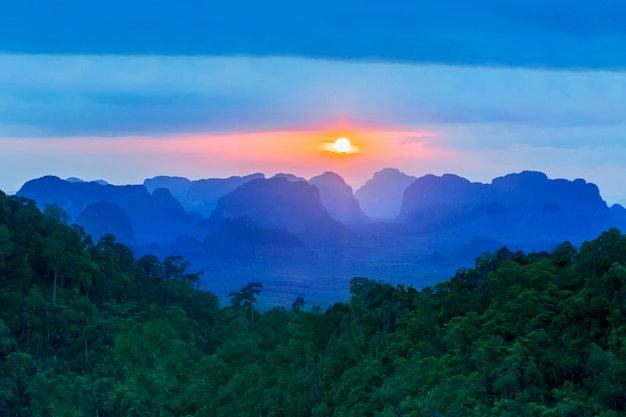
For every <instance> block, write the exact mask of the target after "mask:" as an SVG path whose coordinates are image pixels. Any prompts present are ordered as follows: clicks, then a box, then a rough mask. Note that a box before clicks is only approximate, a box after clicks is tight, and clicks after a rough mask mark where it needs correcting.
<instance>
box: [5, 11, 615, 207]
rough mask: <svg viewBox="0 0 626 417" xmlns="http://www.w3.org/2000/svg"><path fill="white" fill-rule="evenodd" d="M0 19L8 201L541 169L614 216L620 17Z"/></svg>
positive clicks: (213, 14)
mask: <svg viewBox="0 0 626 417" xmlns="http://www.w3.org/2000/svg"><path fill="white" fill-rule="evenodd" d="M0 1H1V0H0ZM2 3H3V4H2V8H3V13H2V14H1V15H0V189H2V190H4V191H7V192H12V191H16V190H17V189H19V187H20V186H21V185H22V184H23V183H24V182H26V181H28V180H29V179H32V178H37V177H40V176H43V175H48V174H51V175H57V176H59V177H62V178H66V177H70V176H75V177H80V178H83V179H85V180H93V179H105V180H107V181H109V182H111V183H114V184H127V183H141V182H142V181H143V180H144V179H145V178H150V177H154V176H157V175H176V176H186V177H188V178H190V179H200V178H211V177H227V176H231V175H245V174H249V173H253V172H264V173H265V174H266V175H268V176H270V175H273V174H275V173H278V172H288V173H293V174H295V175H299V176H303V177H306V178H310V177H312V176H314V175H318V174H320V173H322V172H324V171H327V170H331V171H334V172H337V173H338V174H340V175H342V176H343V177H344V178H345V179H346V180H347V181H348V183H349V184H350V185H352V186H353V187H354V188H355V189H356V188H358V187H359V186H360V185H362V184H363V183H364V182H365V181H366V180H367V179H369V178H370V177H371V176H372V174H373V173H374V172H376V171H378V170H380V169H383V168H386V167H395V168H398V169H400V170H402V171H404V172H406V173H408V174H411V175H415V176H421V175H426V174H431V173H432V174H437V175H442V174H444V173H454V174H458V175H461V176H463V177H466V178H468V179H470V180H471V181H480V182H490V181H491V179H493V178H495V177H498V176H502V175H506V174H508V173H511V172H520V171H522V170H537V171H542V172H545V173H546V174H548V176H549V177H551V178H567V179H571V180H573V179H576V178H584V179H586V180H587V181H589V182H593V183H595V184H597V185H598V186H599V188H600V191H601V194H602V196H603V197H604V199H605V200H606V201H607V202H608V203H609V204H612V203H622V204H626V187H625V186H624V181H623V178H626V162H625V161H626V111H625V110H624V109H626V48H625V47H624V45H626V25H624V24H623V22H624V21H626V5H623V3H622V2H620V1H613V0H606V1H603V2H601V3H598V2H591V1H580V0H578V1H577V0H569V1H559V0H556V1H551V2H543V1H542V2H540V1H537V0H526V1H521V0H512V1H508V2H496V1H487V0H476V1H473V2H466V1H438V2H434V1H422V2H405V1H397V2H380V1H371V0H361V1H358V2H357V1H334V2H331V1H329V0H321V1H318V2H315V3H310V4H308V5H307V4H302V3H298V2H287V1H265V2H252V1H247V0H239V1H229V2H221V3H224V4H211V3H210V2H206V1H197V0H190V1H187V2H184V3H183V2H173V1H169V0H167V1H165V0H160V1H156V0H153V1H150V2H148V1H143V0H140V1H134V2H132V3H131V2H122V1H120V0H111V1H107V2H100V1H92V2H84V1H67V0H65V1H63V0H60V1H57V2H49V1H43V0H24V1H20V2H7V1H3V2H2ZM413 3H419V4H413ZM502 3H506V4H502ZM546 3H549V4H546ZM338 137H347V138H349V139H350V140H351V141H352V143H353V146H354V148H353V149H354V152H351V153H348V154H335V153H332V152H329V150H328V149H329V144H331V143H332V142H333V141H334V140H335V139H336V138H338Z"/></svg>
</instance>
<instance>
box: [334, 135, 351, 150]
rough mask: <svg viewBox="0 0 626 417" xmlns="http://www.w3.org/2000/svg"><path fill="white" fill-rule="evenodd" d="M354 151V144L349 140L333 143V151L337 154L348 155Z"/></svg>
mask: <svg viewBox="0 0 626 417" xmlns="http://www.w3.org/2000/svg"><path fill="white" fill-rule="evenodd" d="M351 149H352V143H350V140H349V139H347V138H339V139H337V140H336V141H335V143H333V146H332V150H333V152H337V153H348V152H350V150H351Z"/></svg>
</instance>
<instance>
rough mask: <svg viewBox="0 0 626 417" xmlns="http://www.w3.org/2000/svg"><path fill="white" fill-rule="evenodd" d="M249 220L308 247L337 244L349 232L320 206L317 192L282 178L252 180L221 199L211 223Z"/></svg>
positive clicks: (312, 187) (309, 187) (309, 186)
mask: <svg viewBox="0 0 626 417" xmlns="http://www.w3.org/2000/svg"><path fill="white" fill-rule="evenodd" d="M237 217H249V218H251V219H253V220H254V221H255V222H256V223H257V224H258V225H259V226H260V227H263V228H267V229H282V230H287V231H289V232H291V233H293V234H295V235H296V236H298V237H299V238H301V239H302V240H303V241H304V242H305V243H308V244H322V245H327V244H337V243H340V242H341V241H342V240H343V239H345V238H346V237H347V236H349V235H350V230H349V229H348V228H347V227H346V226H345V225H344V224H343V223H341V222H339V221H336V220H334V219H333V218H332V217H331V216H330V214H328V212H327V211H326V209H325V208H324V206H322V203H321V200H320V193H319V191H318V189H317V188H316V187H315V186H313V185H311V184H308V183H306V182H303V181H296V182H291V181H289V180H288V179H286V178H284V177H277V178H270V179H261V178H259V179H255V180H252V181H249V182H247V183H245V184H243V185H241V186H240V187H238V188H237V189H236V190H234V191H233V192H231V193H229V194H227V195H225V196H223V197H221V198H220V199H219V200H218V203H217V207H216V209H215V210H214V211H213V213H212V214H211V220H212V221H213V222H218V223H219V222H221V221H222V220H224V219H229V218H237Z"/></svg>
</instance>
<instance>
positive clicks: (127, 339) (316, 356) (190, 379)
mask: <svg viewBox="0 0 626 417" xmlns="http://www.w3.org/2000/svg"><path fill="white" fill-rule="evenodd" d="M63 221H64V216H63V213H62V212H60V211H59V210H57V209H55V208H54V207H51V208H48V209H46V210H45V211H44V212H43V213H42V212H41V211H40V210H39V209H38V208H37V207H36V204H35V203H34V202H33V201H31V200H27V199H24V198H21V197H16V196H9V197H7V196H6V195H4V194H3V193H1V192H0V283H1V285H0V306H1V309H0V415H4V416H38V417H45V416H88V415H91V416H94V415H95V416H97V417H107V416H111V417H113V416H115V417H117V416H128V417H131V416H132V417H140V416H176V417H178V416H224V417H226V416H228V417H232V416H314V417H323V416H342V417H343V416H354V417H364V416H489V415H493V416H596V415H600V416H605V417H606V416H618V415H623V413H624V412H625V411H626V410H625V409H626V396H625V394H624V393H625V392H626V390H625V387H624V384H625V381H626V379H625V378H624V376H625V375H626V319H625V312H626V267H625V262H626V236H624V235H622V234H621V232H620V231H619V230H617V229H611V230H608V231H607V232H605V233H603V234H601V235H600V236H599V237H597V238H596V239H594V240H592V241H589V242H585V243H584V244H583V245H582V247H581V248H580V249H579V250H577V249H576V248H574V247H573V246H572V245H571V244H569V243H567V242H566V243H563V244H561V245H560V246H559V247H558V248H556V249H555V250H554V251H553V252H551V253H547V252H542V253H531V254H528V255H526V254H524V253H521V252H515V253H513V252H510V251H509V250H507V249H506V248H502V249H500V250H499V251H497V252H495V253H486V254H484V255H483V256H481V257H480V258H478V259H477V260H476V264H475V266H474V267H473V268H470V269H461V270H459V271H458V272H457V273H456V275H455V276H454V277H452V278H451V279H450V280H449V281H446V282H442V283H440V284H438V285H436V286H435V287H432V288H425V289H423V290H421V291H418V290H417V289H415V288H413V287H410V286H409V287H405V286H402V285H399V286H396V287H394V286H392V285H390V284H385V283H381V282H377V281H373V280H370V279H367V278H355V279H353V280H352V281H351V283H350V293H351V298H350V300H349V301H346V302H343V303H336V304H334V305H333V306H331V307H330V308H328V309H327V310H326V311H322V310H321V309H320V308H319V307H314V308H310V309H306V308H305V300H304V299H302V298H298V299H296V300H294V303H293V305H292V306H289V308H284V307H276V308H273V309H270V310H267V311H264V312H259V311H257V309H256V308H255V303H256V296H258V295H259V294H260V293H261V291H262V285H261V283H250V284H249V285H247V286H245V287H244V288H242V289H241V291H238V292H233V293H232V294H231V301H232V305H230V306H228V307H224V308H220V307H219V303H218V299H217V297H216V296H215V295H213V294H211V293H209V292H206V291H202V290H201V289H200V288H199V283H200V277H199V275H198V274H197V273H191V272H189V271H188V269H189V264H188V262H187V261H185V260H184V259H182V258H179V257H169V258H166V259H165V260H163V261H161V260H160V259H158V258H156V257H155V256H150V255H148V256H143V257H141V258H139V259H135V258H134V257H133V255H132V253H131V251H130V250H129V249H128V248H127V247H125V246H124V245H121V244H120V243H118V242H116V241H115V238H114V237H113V236H110V235H107V236H104V237H103V238H102V239H100V240H99V241H98V242H93V241H92V240H91V238H90V237H89V236H87V235H86V234H85V233H84V231H83V230H82V229H81V228H79V227H76V226H73V227H69V226H67V225H65V224H64V223H63Z"/></svg>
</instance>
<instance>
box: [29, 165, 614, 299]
mask: <svg viewBox="0 0 626 417" xmlns="http://www.w3.org/2000/svg"><path fill="white" fill-rule="evenodd" d="M18 195H20V196H23V197H28V198H31V199H34V200H36V201H37V202H38V205H39V206H40V207H41V208H42V209H43V208H45V207H46V206H47V205H50V204H56V205H58V206H59V207H60V208H62V209H63V210H64V211H65V212H67V214H68V216H69V219H68V221H69V223H76V224H78V225H80V226H82V227H84V229H85V231H86V232H87V233H89V234H91V235H92V236H93V238H94V240H97V239H99V238H100V237H102V236H103V235H105V234H113V235H115V236H116V239H117V240H118V241H120V242H121V243H124V244H126V245H129V246H130V247H131V248H132V249H133V251H134V253H135V254H136V256H141V255H145V254H156V255H158V256H159V257H161V258H165V257H167V256H170V255H176V256H182V257H184V258H186V259H188V260H190V261H191V264H192V265H193V267H194V268H196V269H198V270H200V271H202V272H203V275H202V280H203V282H204V284H205V286H206V287H205V288H206V289H207V290H209V291H212V292H215V293H216V294H218V295H219V296H221V297H222V299H223V300H224V299H226V298H227V297H226V296H227V294H229V293H230V292H232V291H235V290H236V289H238V288H241V287H242V286H243V285H245V284H247V283H249V282H251V281H259V282H262V283H263V284H264V286H265V292H264V297H263V300H262V301H263V302H264V303H265V305H266V306H271V305H287V304H289V303H290V302H291V301H293V299H295V298H296V297H298V296H301V297H304V298H305V299H306V300H307V301H309V302H311V303H312V304H318V305H322V306H327V305H329V304H330V303H332V302H334V301H336V300H337V299H342V298H345V297H347V283H348V282H349V281H350V279H352V278H353V277H355V276H366V277H369V278H372V279H379V280H383V281H385V282H390V283H396V284H405V285H413V286H415V287H417V288H422V287H425V286H429V285H434V284H435V283H437V282H440V281H442V280H446V279H448V278H449V277H451V276H452V275H454V273H455V271H456V270H457V269H458V268H460V267H469V266H472V265H473V264H474V259H475V258H476V257H478V256H480V255H481V254H482V253H483V252H485V251H493V250H496V249H499V248H501V247H503V246H506V247H508V248H509V249H510V250H513V251H516V250H522V251H525V252H529V251H550V250H552V249H554V248H555V247H556V246H557V245H558V244H560V243H562V242H563V241H566V240H567V241H570V242H572V243H573V244H574V245H576V246H579V245H580V244H581V243H582V242H583V241H585V240H589V239H592V238H593V237H595V236H596V235H597V234H599V233H600V232H602V231H604V230H606V229H608V228H610V227H625V226H626V210H625V209H624V208H623V207H622V206H620V205H617V204H614V205H612V206H611V207H609V206H608V205H607V204H606V202H605V201H604V200H603V199H602V197H601V195H600V190H599V189H598V188H597V187H596V186H595V185H594V184H591V183H587V182H586V181H585V180H583V179H576V180H573V181H570V180H565V179H549V178H548V177H547V176H546V175H545V174H543V173H539V172H531V171H523V172H520V173H514V174H507V175H505V176H502V177H498V178H494V179H493V181H492V182H491V183H488V184H483V183H472V182H470V181H468V180H466V179H464V178H462V177H459V176H456V175H452V174H446V175H443V176H434V175H426V176H423V177H420V178H415V177H411V176H408V175H406V174H404V173H402V172H400V171H399V170H397V169H392V168H387V169H384V170H381V171H379V172H376V173H374V175H373V176H372V177H371V178H370V179H369V180H368V181H367V182H366V183H365V184H364V185H363V186H362V187H360V188H359V189H358V190H356V191H353V189H352V187H350V186H349V185H348V184H346V182H345V181H344V179H343V178H342V177H341V176H339V175H337V174H335V173H332V172H325V173H323V174H321V175H317V176H314V177H312V178H310V179H308V180H306V179H304V178H300V177H297V176H295V175H291V174H278V175H275V176H273V177H271V178H266V177H265V175H264V174H262V173H256V174H249V175H245V176H241V177H229V178H211V179H203V180H194V181H191V180H189V179H187V178H183V177H168V176H158V177H154V178H149V179H146V180H145V181H144V182H143V184H137V185H126V186H115V185H111V184H108V183H106V182H105V181H95V182H84V181H82V180H80V179H78V178H69V179H67V180H62V179H60V178H58V177H53V176H46V177H42V178H39V179H33V180H31V181H29V182H27V183H26V184H24V185H23V187H22V188H21V189H20V190H19V191H18ZM357 196H358V198H356V197H357Z"/></svg>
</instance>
